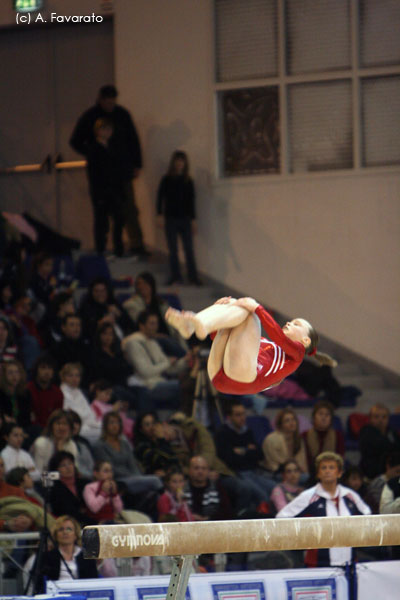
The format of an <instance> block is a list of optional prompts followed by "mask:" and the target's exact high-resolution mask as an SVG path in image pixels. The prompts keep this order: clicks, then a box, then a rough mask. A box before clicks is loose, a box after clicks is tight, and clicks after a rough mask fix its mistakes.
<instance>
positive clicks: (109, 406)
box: [90, 379, 134, 442]
mask: <svg viewBox="0 0 400 600" xmlns="http://www.w3.org/2000/svg"><path fill="white" fill-rule="evenodd" d="M90 391H91V396H92V402H91V404H90V408H91V409H92V411H93V413H94V415H95V418H96V420H97V422H98V423H99V424H100V426H101V424H102V422H103V417H104V415H105V414H107V413H109V412H111V411H114V412H117V413H119V415H120V417H121V419H122V426H123V433H124V435H125V436H126V437H127V438H128V440H129V441H130V442H132V440H133V425H134V420H133V419H131V418H130V417H128V416H127V414H126V411H125V410H124V403H123V402H122V401H121V400H115V398H113V389H112V385H111V383H110V382H109V381H107V380H106V379H100V380H98V381H94V382H93V383H92V385H91V386H90Z"/></svg>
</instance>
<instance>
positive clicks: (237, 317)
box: [165, 298, 249, 340]
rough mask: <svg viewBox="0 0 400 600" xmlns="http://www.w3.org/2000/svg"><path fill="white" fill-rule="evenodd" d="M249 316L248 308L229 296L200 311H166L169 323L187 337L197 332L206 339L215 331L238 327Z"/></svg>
mask: <svg viewBox="0 0 400 600" xmlns="http://www.w3.org/2000/svg"><path fill="white" fill-rule="evenodd" d="M248 316H249V312H248V310H246V309H245V308H243V307H242V306H236V305H235V300H234V299H228V298H221V300H219V301H218V302H217V303H216V304H213V305H212V306H209V307H208V308H205V309H204V310H202V311H200V312H198V313H193V312H189V311H178V310H175V309H173V308H169V309H168V310H167V312H166V313H165V318H166V320H167V321H168V323H170V324H171V325H172V326H173V327H175V329H177V330H178V331H179V333H180V334H181V335H182V336H183V337H184V338H186V339H187V338H189V337H190V336H191V335H192V334H193V333H195V334H196V336H197V337H198V338H199V339H200V340H204V339H205V338H206V337H207V335H208V334H209V333H212V332H213V331H218V330H220V329H232V328H233V327H237V326H238V325H240V324H241V323H243V321H245V320H246V319H247V317H248Z"/></svg>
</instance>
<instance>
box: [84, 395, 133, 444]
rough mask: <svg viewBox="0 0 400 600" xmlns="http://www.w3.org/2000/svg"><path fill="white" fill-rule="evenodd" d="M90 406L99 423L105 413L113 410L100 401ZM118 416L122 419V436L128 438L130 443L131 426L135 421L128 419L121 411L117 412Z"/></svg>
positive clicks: (131, 435)
mask: <svg viewBox="0 0 400 600" xmlns="http://www.w3.org/2000/svg"><path fill="white" fill-rule="evenodd" d="M90 406H91V409H92V411H93V412H94V414H95V417H96V419H97V421H100V422H101V421H102V420H103V417H104V415H106V414H107V413H109V412H111V411H112V410H114V409H113V407H112V406H111V405H110V404H107V402H101V401H100V400H93V402H92V404H91V405H90ZM118 414H119V416H120V417H121V419H122V430H123V434H124V435H125V436H126V437H127V438H128V440H130V441H132V440H133V425H134V423H135V421H134V420H133V419H130V418H129V417H127V416H126V414H125V413H124V412H122V411H118Z"/></svg>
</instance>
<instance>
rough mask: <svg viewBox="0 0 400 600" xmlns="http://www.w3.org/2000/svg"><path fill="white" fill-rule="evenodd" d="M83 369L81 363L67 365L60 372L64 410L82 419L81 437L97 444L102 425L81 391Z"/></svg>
mask: <svg viewBox="0 0 400 600" xmlns="http://www.w3.org/2000/svg"><path fill="white" fill-rule="evenodd" d="M81 378H82V367H81V365H80V364H79V363H66V364H65V365H64V366H63V368H62V369H61V371H60V379H61V391H62V393H63V396H64V405H63V408H64V410H74V411H75V412H77V413H78V415H79V416H80V418H81V419H82V429H81V435H82V436H83V437H85V438H87V439H88V440H89V442H91V443H92V442H95V441H96V440H98V439H99V437H100V433H101V423H99V422H98V421H97V419H96V417H95V414H94V412H93V410H92V409H91V408H90V405H89V402H88V401H87V399H86V396H85V395H84V393H83V392H82V390H81V389H80V383H81Z"/></svg>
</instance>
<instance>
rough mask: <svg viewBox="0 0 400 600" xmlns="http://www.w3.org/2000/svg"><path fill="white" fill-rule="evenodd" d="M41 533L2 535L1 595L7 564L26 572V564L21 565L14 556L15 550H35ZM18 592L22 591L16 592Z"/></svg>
mask: <svg viewBox="0 0 400 600" xmlns="http://www.w3.org/2000/svg"><path fill="white" fill-rule="evenodd" d="M39 537H40V533H39V532H38V531H30V532H26V533H0V595H1V596H2V595H4V580H5V578H4V574H5V568H6V562H5V560H7V562H8V561H9V564H11V565H14V566H15V567H17V568H18V570H19V572H20V573H22V572H23V571H24V564H25V561H24V564H20V563H19V562H18V560H16V558H15V557H14V556H13V555H12V553H13V550H15V549H16V548H18V550H33V549H34V548H36V546H37V543H36V542H37V541H38V540H39ZM16 591H17V592H18V591H20V592H21V593H22V590H16Z"/></svg>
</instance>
